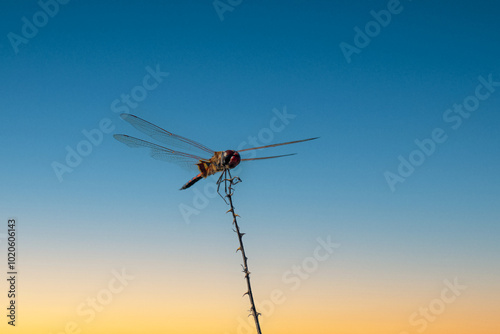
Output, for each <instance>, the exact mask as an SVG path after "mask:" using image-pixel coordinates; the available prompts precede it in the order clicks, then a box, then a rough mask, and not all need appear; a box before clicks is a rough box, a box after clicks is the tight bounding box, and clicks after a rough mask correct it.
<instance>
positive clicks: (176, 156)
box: [113, 135, 204, 170]
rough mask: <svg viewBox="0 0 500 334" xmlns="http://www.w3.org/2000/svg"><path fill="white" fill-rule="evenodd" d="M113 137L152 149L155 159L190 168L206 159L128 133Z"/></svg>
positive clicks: (126, 143)
mask: <svg viewBox="0 0 500 334" xmlns="http://www.w3.org/2000/svg"><path fill="white" fill-rule="evenodd" d="M113 137H114V138H115V139H116V140H118V141H119V142H122V143H124V144H125V145H127V146H128V147H132V148H138V147H145V148H149V149H150V153H149V154H150V155H151V157H153V158H154V159H157V160H162V161H167V162H172V163H175V164H177V165H179V166H181V167H183V168H188V169H191V170H192V169H195V170H196V169H197V168H196V163H197V162H199V161H200V160H204V159H203V158H201V157H199V156H196V155H192V154H188V153H184V152H179V151H174V150H171V149H169V148H166V147H163V146H160V145H156V144H153V143H150V142H148V141H145V140H142V139H138V138H135V137H130V136H127V135H113Z"/></svg>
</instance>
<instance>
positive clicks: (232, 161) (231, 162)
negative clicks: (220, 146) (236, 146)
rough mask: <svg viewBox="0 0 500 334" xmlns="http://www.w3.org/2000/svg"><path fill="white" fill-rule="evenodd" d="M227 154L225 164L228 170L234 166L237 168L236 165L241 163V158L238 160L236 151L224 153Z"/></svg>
mask: <svg viewBox="0 0 500 334" xmlns="http://www.w3.org/2000/svg"><path fill="white" fill-rule="evenodd" d="M228 152H230V153H229V155H228V156H229V157H230V159H229V163H228V164H227V165H228V166H229V168H234V167H236V166H238V164H239V163H240V161H241V158H240V154H239V153H238V152H236V151H226V153H228Z"/></svg>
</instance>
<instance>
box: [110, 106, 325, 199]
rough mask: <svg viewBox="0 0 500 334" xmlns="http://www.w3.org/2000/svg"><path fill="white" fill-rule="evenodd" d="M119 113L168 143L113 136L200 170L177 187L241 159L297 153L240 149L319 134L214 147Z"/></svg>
mask: <svg viewBox="0 0 500 334" xmlns="http://www.w3.org/2000/svg"><path fill="white" fill-rule="evenodd" d="M120 117H121V118H122V119H123V120H125V121H126V122H128V123H129V124H130V125H132V126H133V127H134V128H136V129H137V130H139V131H141V132H142V133H144V134H146V135H148V136H149V137H151V138H153V139H155V140H157V141H159V142H161V143H162V144H165V145H166V146H168V147H165V146H161V145H157V144H154V143H151V142H149V141H146V140H142V139H139V138H135V137H131V136H128V135H124V134H115V135H113V137H114V138H115V139H116V140H118V141H119V142H122V143H123V144H125V145H127V146H129V147H132V148H148V149H150V155H151V157H153V158H154V159H157V160H162V161H167V162H172V163H176V164H178V165H180V166H181V167H188V168H190V167H196V168H197V170H198V172H199V173H198V175H196V176H195V177H193V178H192V179H191V180H189V181H188V182H187V183H186V184H184V185H183V186H182V187H181V188H180V190H184V189H187V188H189V187H191V186H192V185H193V184H195V183H196V182H198V181H200V180H201V179H203V178H207V177H208V176H210V175H214V174H216V173H218V172H225V171H229V170H230V169H233V168H235V167H236V166H238V165H239V164H240V162H241V161H252V160H264V159H274V158H280V157H286V156H290V155H295V154H296V153H291V154H283V155H274V156H269V157H260V158H250V159H242V158H241V156H240V152H244V151H251V150H259V149H263V148H269V147H276V146H281V145H289V144H295V143H301V142H305V141H309V140H314V139H318V138H319V137H315V138H308V139H302V140H295V141H289V142H286V143H279V144H272V145H265V146H259V147H251V148H246V149H243V150H239V151H235V150H226V151H214V150H212V149H210V148H208V147H206V146H205V145H202V144H200V143H198V142H196V141H194V140H191V139H188V138H185V137H182V136H179V135H176V134H173V133H172V132H169V131H167V130H164V129H162V128H160V127H159V126H156V125H154V124H153V123H150V122H148V121H146V120H143V119H142V118H140V117H137V116H135V115H132V114H126V113H124V114H121V115H120ZM171 147H172V148H176V149H181V150H187V151H191V152H193V153H196V154H199V155H195V154H190V153H185V152H183V151H177V150H174V149H172V148H171Z"/></svg>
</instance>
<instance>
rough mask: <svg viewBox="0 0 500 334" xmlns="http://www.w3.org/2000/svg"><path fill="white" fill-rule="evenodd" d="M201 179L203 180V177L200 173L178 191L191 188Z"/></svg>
mask: <svg viewBox="0 0 500 334" xmlns="http://www.w3.org/2000/svg"><path fill="white" fill-rule="evenodd" d="M202 178H203V175H202V174H201V173H200V174H198V175H196V176H195V177H193V178H192V179H191V180H189V181H188V182H187V183H186V184H185V185H183V186H182V188H181V189H180V190H184V189H187V188H189V187H191V186H192V185H193V184H195V183H196V182H198V181H200V180H201V179H202Z"/></svg>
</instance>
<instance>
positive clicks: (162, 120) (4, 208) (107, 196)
mask: <svg viewBox="0 0 500 334" xmlns="http://www.w3.org/2000/svg"><path fill="white" fill-rule="evenodd" d="M388 4H390V5H388ZM388 6H389V8H391V6H395V7H394V8H397V13H393V14H391V19H390V22H388V23H387V24H386V26H385V27H384V26H380V25H378V27H379V29H378V31H377V32H376V33H373V32H372V33H371V34H372V36H371V37H370V36H368V37H369V39H370V42H369V44H368V45H366V46H365V47H358V52H357V53H354V54H351V55H350V56H349V57H346V56H345V54H344V53H343V52H342V48H341V47H340V45H341V43H347V44H349V45H351V46H354V47H355V46H356V41H355V39H356V34H357V33H356V31H357V30H355V27H359V29H360V30H361V31H363V32H365V33H366V30H365V29H366V25H367V24H368V23H369V22H371V21H374V20H375V19H374V17H373V15H372V14H371V13H370V12H371V11H375V12H376V13H380V11H385V12H386V11H387V10H388ZM0 8H1V11H0V12H1V13H2V14H0V15H1V20H0V28H1V30H0V33H1V35H2V36H3V38H2V41H1V42H0V54H1V57H2V61H1V63H0V67H1V73H2V78H1V82H2V86H1V87H2V93H3V94H2V104H1V108H2V116H3V122H0V133H1V134H2V139H3V142H4V144H3V145H2V146H1V147H0V155H1V157H2V164H1V165H0V184H1V185H2V192H1V194H0V208H1V212H2V219H3V220H5V219H7V217H10V216H14V217H17V218H18V219H19V221H20V226H21V227H20V229H21V232H20V233H21V235H22V238H23V239H24V240H25V241H24V245H23V247H25V248H26V250H25V251H24V254H25V255H24V259H25V260H24V261H26V263H27V264H26V265H27V266H29V265H34V263H36V262H37V261H38V262H39V261H47V263H48V264H54V265H56V264H57V268H58V269H57V270H61V271H62V270H65V268H67V267H68V266H70V264H69V262H71V260H70V259H69V258H71V257H73V258H81V259H87V260H88V259H89V258H95V259H96V260H95V261H94V262H93V264H92V266H97V267H99V268H101V270H107V269H106V268H107V267H106V266H107V265H108V264H109V265H110V266H111V265H121V264H124V265H128V266H130V267H132V268H139V266H138V265H137V263H136V262H134V260H138V259H139V258H143V257H147V258H149V259H150V260H149V261H150V262H151V266H152V267H154V266H160V265H161V263H163V261H168V259H169V258H170V256H171V254H172V253H176V254H177V255H176V257H177V260H179V261H182V260H181V259H182V257H183V254H191V252H192V253H196V252H198V251H200V250H201V248H202V247H203V246H205V247H208V249H209V250H208V254H209V255H207V256H208V257H209V260H210V255H212V256H213V257H212V258H211V259H215V258H216V255H220V254H223V251H222V250H223V249H224V251H225V250H226V248H227V247H226V246H228V245H229V246H230V247H233V246H234V245H235V242H236V239H235V237H234V235H231V234H229V233H230V232H231V231H230V230H231V226H230V217H229V216H225V215H224V212H225V210H226V207H225V204H224V203H223V201H222V200H221V199H220V198H218V197H213V196H212V197H210V196H208V197H207V198H208V199H207V201H206V203H205V202H203V200H201V201H202V203H201V204H200V203H199V204H200V205H201V206H200V207H199V208H195V209H196V210H197V213H196V214H194V215H191V216H190V219H189V222H190V223H189V224H186V221H185V219H183V216H182V214H181V212H180V211H179V208H182V207H185V206H189V207H194V204H193V201H195V200H200V198H199V195H197V194H200V193H201V194H205V192H206V189H207V188H206V187H207V185H208V184H209V183H213V181H210V180H203V181H201V182H199V183H198V184H197V185H196V187H194V188H193V189H189V190H187V191H183V192H180V191H179V190H178V189H179V187H180V186H182V185H183V184H184V183H185V182H186V181H187V180H189V179H190V178H191V177H192V176H194V174H193V173H192V172H189V171H185V170H182V169H180V168H178V167H177V166H175V165H173V164H172V165H171V164H167V163H164V162H159V161H156V160H153V159H151V158H150V157H149V156H148V154H147V152H146V151H142V150H132V149H129V148H128V147H126V146H124V145H122V144H121V143H119V142H117V141H115V140H114V139H113V138H112V134H114V133H124V134H129V135H132V136H137V137H139V138H143V139H148V138H146V137H145V136H144V135H142V134H141V133H139V132H138V131H137V130H135V129H134V128H132V127H131V126H130V125H128V124H127V123H125V122H123V121H122V120H121V119H120V118H119V112H116V111H117V109H118V108H117V107H122V111H124V109H128V111H129V112H131V113H133V114H136V115H138V116H139V117H142V118H144V119H146V120H148V121H150V122H153V123H155V124H157V125H159V126H160V127H163V128H165V129H167V130H169V131H172V132H174V133H177V134H180V135H183V136H186V137H188V138H192V139H194V140H197V141H199V142H201V143H202V144H204V145H206V146H208V147H211V148H213V149H215V150H225V149H231V148H233V149H235V148H237V147H238V145H240V144H242V143H243V142H244V141H247V142H248V138H249V136H253V137H257V138H259V134H260V135H261V137H260V138H259V139H258V141H259V143H260V144H262V145H264V144H267V143H272V142H284V141H289V140H296V139H303V138H309V137H315V136H320V137H321V138H320V139H319V140H316V141H313V142H307V143H302V144H297V145H292V146H288V147H281V148H275V149H268V150H266V151H260V152H259V154H260V156H264V155H272V154H285V153H290V152H292V153H298V155H296V156H293V157H287V158H282V159H275V160H269V161H257V162H248V163H244V164H242V167H241V170H240V174H239V175H240V176H241V178H242V179H243V183H241V184H240V185H238V189H237V193H236V195H237V196H235V202H237V203H238V204H237V206H238V211H239V213H240V215H242V217H244V220H243V221H242V224H243V227H242V228H243V230H245V231H246V232H248V236H249V238H248V240H249V241H248V242H249V246H248V247H249V249H248V252H249V253H250V254H249V255H250V256H252V255H254V257H256V259H255V260H254V262H252V264H255V265H256V266H257V268H256V269H257V270H259V269H260V270H261V272H265V271H266V270H267V269H268V268H276V266H278V267H279V266H280V265H283V266H286V265H290V264H291V263H293V261H295V260H296V259H297V258H298V259H301V258H303V257H304V256H306V255H307V254H308V251H309V249H310V248H311V247H312V245H314V244H315V240H316V238H317V237H318V236H322V235H332V236H333V238H334V239H335V240H336V241H337V242H339V243H341V244H342V245H343V246H342V247H343V248H342V255H339V256H340V259H339V260H338V261H339V262H336V263H335V264H333V263H332V264H330V265H331V266H332V267H331V269H332V270H334V269H335V270H340V272H342V270H341V268H340V269H339V268H338V267H339V266H341V265H342V263H343V264H345V265H348V266H355V264H356V263H360V264H363V265H366V264H367V263H378V261H380V259H381V258H384V259H385V260H384V263H380V266H382V267H383V268H384V270H385V272H386V273H394V274H395V273H398V270H400V272H404V273H406V274H408V275H409V276H410V277H411V273H415V274H416V273H420V274H421V273H425V275H426V276H427V277H428V279H429V281H430V282H433V280H436V281H440V280H441V279H442V276H443V277H444V276H446V277H448V276H457V275H462V276H461V277H463V280H465V281H468V282H470V283H471V284H472V285H473V284H474V283H477V282H479V281H481V279H480V278H479V277H483V278H486V277H491V275H493V274H494V275H498V270H497V269H491V266H492V264H493V263H496V262H498V254H499V251H500V249H499V246H498V242H497V239H498V233H499V232H500V228H499V225H498V221H499V218H500V215H499V214H500V212H499V210H498V200H499V195H500V191H499V189H500V187H499V186H500V182H499V177H498V167H499V165H500V158H499V157H500V155H499V149H498V148H499V147H500V145H499V144H500V135H499V131H498V124H499V121H500V115H499V111H500V86H499V85H498V84H496V82H500V66H499V64H500V45H499V43H498V39H499V32H500V21H499V20H498V13H499V9H500V7H499V5H498V3H497V2H495V1H483V2H481V5H479V4H478V3H477V2H472V1H470V2H466V1H462V2H458V3H457V2H456V1H439V2H429V1H401V2H400V3H399V5H397V2H395V1H389V2H386V1H357V2H355V3H352V2H349V1H334V2H330V1H314V2H306V1H287V2H285V1H274V2H271V3H269V2H264V1H257V2H248V1H242V2H241V3H240V4H237V5H236V6H234V7H233V8H232V9H233V10H232V11H226V12H224V13H222V14H221V15H222V17H223V20H221V17H220V16H219V15H218V13H217V10H216V9H215V8H214V6H213V4H212V2H210V1H190V2H181V1H178V2H172V1H163V2H162V1H148V2H145V3H144V2H139V1H128V2H119V1H104V2H102V1H100V2H98V1H91V2H81V1H80V2H78V1H69V2H68V3H67V4H60V5H59V7H58V9H57V11H55V12H54V13H53V14H54V15H53V17H48V16H47V15H46V16H45V17H46V18H47V20H46V22H42V23H41V24H39V25H40V26H39V27H38V28H37V29H38V31H37V32H36V33H33V34H34V36H31V37H29V38H27V37H26V36H23V25H25V24H26V23H25V22H26V21H23V17H25V18H26V19H27V20H28V21H29V22H30V23H33V20H34V18H33V16H34V15H35V17H36V15H37V14H36V13H38V12H40V11H41V7H40V4H38V3H37V2H36V1H3V2H2V4H1V5H0ZM52 8H53V7H52ZM385 12H384V13H385ZM37 19H38V20H43V15H42V16H40V15H39V16H38V18H37ZM376 25H377V24H375V25H373V24H372V26H376ZM24 29H25V30H24V32H26V29H28V30H29V28H24ZM13 34H15V36H17V37H13V36H14V35H13ZM369 34H370V33H369ZM9 36H10V37H9ZM13 38H14V40H17V41H19V40H20V39H19V38H24V39H23V42H18V43H17V44H16V42H14V43H13V42H12V40H13ZM344 45H345V44H344ZM347 58H349V59H347ZM152 72H156V73H158V72H161V73H162V74H158V78H157V80H156V81H155V80H153V77H150V78H149V79H147V78H146V79H145V77H146V76H147V75H151V73H152ZM166 73H168V75H167V74H166ZM144 80H146V81H144ZM485 80H486V82H487V81H488V80H490V82H493V83H492V84H490V86H485V84H484V82H485ZM144 82H146V83H147V84H149V85H150V86H154V88H151V89H145V88H143V87H144V86H145V84H144ZM479 85H482V87H480V88H479V92H480V95H481V94H482V95H481V96H485V94H486V95H487V97H485V98H484V99H479V98H478V97H477V91H478V88H477V87H478V86H479ZM144 92H145V94H146V95H144ZM488 93H489V94H488ZM134 94H135V96H139V97H140V98H139V100H136V101H135V102H134V101H132V102H131V103H132V104H131V105H129V106H128V107H126V108H125V105H126V102H123V100H122V99H123V96H124V95H132V96H134ZM137 94H139V95H137ZM140 94H143V95H140ZM132 99H133V97H132ZM115 101H116V102H115ZM475 102H477V104H474V103H475ZM463 103H472V104H471V105H469V108H470V109H471V110H472V111H470V112H467V110H466V111H465V112H466V113H467V115H468V116H466V117H464V116H457V115H459V114H457V113H455V112H452V111H450V112H448V111H447V110H448V109H450V108H451V109H452V110H453V108H454V107H453V106H454V104H463ZM113 105H114V106H115V107H113ZM131 106H133V107H131ZM123 108H124V109H123ZM278 114H279V115H283V114H285V115H287V114H288V115H289V116H288V118H284V120H283V119H282V118H280V117H279V116H277V115H278ZM445 115H448V116H449V117H451V116H455V118H454V120H455V121H456V119H457V118H456V117H459V118H460V119H461V122H462V123H461V125H460V126H459V127H458V128H456V129H454V128H452V125H453V124H455V123H454V122H455V121H453V122H452V121H450V119H448V121H447V119H446V117H445ZM462 115H463V114H462ZM281 117H283V116H281ZM100 122H105V123H106V124H107V125H106V127H107V128H109V131H108V132H107V133H104V132H102V131H100V132H99V133H102V139H101V137H100V135H96V136H97V137H96V138H97V139H96V140H97V142H98V144H95V145H94V144H93V145H91V150H92V151H91V152H90V153H89V154H88V155H87V156H85V157H82V160H81V163H79V164H78V165H77V166H75V167H72V168H71V169H72V171H71V172H68V173H64V174H62V175H61V177H60V178H58V176H57V175H56V173H55V171H54V169H53V165H54V162H58V163H61V164H66V162H65V159H66V155H67V147H70V148H71V149H73V150H76V149H77V146H78V145H79V143H81V142H82V141H85V140H86V137H85V135H84V134H83V133H82V131H92V129H98V127H99V124H100ZM266 129H267V130H266ZM269 129H279V131H273V130H271V131H269ZM435 129H441V130H442V133H443V135H442V136H446V140H445V141H444V142H442V143H435V149H433V150H432V153H431V154H429V155H425V154H421V153H414V157H416V158H418V157H420V158H422V157H424V158H423V159H424V161H423V162H422V163H421V164H420V165H418V166H415V167H414V171H413V172H412V173H411V175H409V176H407V177H403V178H404V179H405V181H404V182H402V183H401V182H397V183H395V184H394V185H393V187H391V186H390V184H389V183H388V182H387V180H386V173H387V172H390V173H393V174H392V175H398V166H399V164H400V163H401V162H400V161H401V160H399V157H400V156H402V157H403V158H404V159H406V160H409V159H410V156H411V154H412V153H413V152H415V151H416V150H419V148H418V146H417V145H416V144H415V140H418V141H422V140H426V139H428V138H432V133H433V131H434V130H435ZM94 133H96V132H95V131H94ZM269 133H272V135H271V136H272V138H267V137H265V136H266V135H269ZM268 139H269V140H268ZM82 145H85V144H82ZM87 149H88V146H87ZM399 176H400V177H402V176H401V175H399ZM203 196H204V197H206V195H203ZM226 232H227V233H226ZM231 243H234V244H231ZM51 245H52V246H51ZM53 245H60V247H61V248H57V247H56V248H54V246H53ZM344 245H345V246H344ZM61 249H63V250H64V252H63V253H65V255H61V252H60V250H61ZM149 251H151V252H149ZM44 253H46V255H47V256H46V257H43V256H42V255H41V254H44ZM219 253H220V254H219ZM269 253H271V254H272V253H275V254H276V256H275V257H269V256H268V254H269ZM58 254H59V255H58ZM152 254H154V255H152ZM224 254H225V253H224ZM231 255H232V254H230V253H229V254H227V257H228V258H231V259H232V257H231ZM66 256H67V257H68V259H66V258H65V257H66ZM59 257H61V262H59V261H58V259H59ZM63 258H65V259H63ZM43 259H45V260H43ZM98 259H101V260H98ZM259 259H260V260H262V261H268V262H269V263H267V262H266V263H260V264H259V262H258V261H259ZM209 260H207V261H209ZM238 260H239V259H238ZM66 261H68V262H66ZM193 261H194V260H193ZM214 261H215V260H214ZM61 263H67V266H66V265H63V264H61ZM235 263H236V262H235ZM235 263H232V264H231V265H233V266H234V265H235ZM444 264H445V265H444ZM89 265H90V264H89ZM259 265H260V267H259ZM273 266H274V267H273ZM229 268H230V267H229ZM279 268H281V267H279ZM401 268H402V269H401ZM234 269H236V270H237V269H238V267H237V264H236V266H235V267H234ZM81 270H83V269H81ZM137 270H139V269H137ZM145 270H147V269H145ZM149 270H151V269H149ZM278 271H279V270H278ZM324 275H325V277H327V278H325V279H331V280H333V278H331V277H330V278H328V277H329V276H328V274H327V273H326V272H325V273H324ZM373 275H375V274H373ZM447 275H448V276H447ZM278 276H279V275H278ZM409 279H410V280H411V278H409ZM478 284H479V283H478ZM490 288H491V289H493V286H490ZM496 288H498V286H496ZM497 290H498V289H497Z"/></svg>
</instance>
